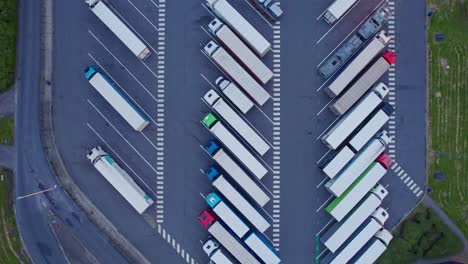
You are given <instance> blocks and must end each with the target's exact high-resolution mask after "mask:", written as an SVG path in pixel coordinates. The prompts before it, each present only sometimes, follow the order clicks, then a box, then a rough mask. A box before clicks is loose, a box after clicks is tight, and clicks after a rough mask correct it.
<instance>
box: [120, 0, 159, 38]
mask: <svg viewBox="0 0 468 264" xmlns="http://www.w3.org/2000/svg"><path fill="white" fill-rule="evenodd" d="M127 2H128V3H130V5H132V6H133V8H135V10H136V11H137V12H138V13H139V14H140V15H141V16H143V17H144V18H145V20H146V21H147V22H148V23H149V24H150V25H151V26H152V27H153V28H154V29H155V30H156V31H159V29H158V28H157V27H156V26H155V25H154V24H153V23H152V22H151V21H150V20H149V19H148V18H147V17H146V16H145V15H144V14H143V13H142V12H141V11H140V9H138V8H137V7H136V6H135V5H134V4H133V3H132V1H130V0H127Z"/></svg>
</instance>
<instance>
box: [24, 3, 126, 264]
mask: <svg viewBox="0 0 468 264" xmlns="http://www.w3.org/2000/svg"><path fill="white" fill-rule="evenodd" d="M18 8H19V19H20V20H19V33H18V48H17V51H18V57H17V62H18V63H17V78H16V90H17V102H16V113H15V115H16V130H15V140H16V161H17V163H16V167H15V176H16V177H15V187H16V189H15V195H16V196H23V195H27V194H30V193H33V192H37V191H40V190H43V189H46V188H49V187H52V186H54V185H56V184H58V183H57V181H56V179H55V177H54V176H53V174H52V173H51V170H50V167H49V164H48V162H47V160H46V158H45V155H44V151H43V149H42V142H41V137H40V128H39V118H40V113H39V109H40V106H39V97H40V70H41V64H40V54H41V49H40V39H41V38H40V33H41V1H19V6H18ZM15 208H16V221H17V224H18V229H19V231H20V233H21V237H22V239H23V241H24V246H25V248H26V250H27V252H28V253H29V255H30V256H31V258H32V260H33V261H34V263H66V261H67V260H66V256H64V253H63V252H62V250H61V247H60V246H59V244H58V243H57V240H56V238H55V236H54V235H53V234H52V232H51V229H50V228H49V224H50V223H49V216H50V214H51V213H53V214H54V215H55V216H57V217H59V218H60V219H61V220H62V221H64V222H65V223H66V226H67V228H68V229H69V230H71V232H72V234H73V235H75V236H76V237H77V238H78V239H79V240H80V241H81V243H82V244H83V245H84V246H85V247H87V248H88V250H89V251H90V252H92V254H93V255H95V257H96V258H97V259H98V260H99V261H100V262H102V263H126V260H125V258H123V257H122V256H121V255H120V254H119V253H118V252H117V251H116V250H115V249H114V248H113V247H112V246H111V244H110V243H109V242H108V241H107V240H106V239H105V238H104V237H103V236H102V235H100V233H99V231H98V230H97V229H96V227H95V226H94V224H92V223H91V222H90V221H89V220H88V219H87V218H86V216H84V215H83V214H82V213H81V212H80V209H79V208H77V206H76V205H75V204H74V203H73V202H72V201H71V200H70V198H69V197H68V196H67V195H66V194H65V193H64V192H63V191H62V190H61V189H60V188H57V189H55V190H53V191H50V192H48V193H47V194H41V195H37V196H33V197H30V198H25V199H22V200H17V201H15Z"/></svg>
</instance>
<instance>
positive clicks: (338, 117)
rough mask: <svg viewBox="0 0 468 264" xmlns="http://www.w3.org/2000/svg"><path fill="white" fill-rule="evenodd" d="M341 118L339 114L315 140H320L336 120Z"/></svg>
mask: <svg viewBox="0 0 468 264" xmlns="http://www.w3.org/2000/svg"><path fill="white" fill-rule="evenodd" d="M339 119H340V116H337V117H336V118H335V120H333V122H332V123H331V124H330V125H328V127H327V128H326V129H325V130H324V131H323V132H322V133H320V135H319V136H318V137H317V138H316V139H315V140H319V139H320V138H321V137H322V136H323V135H324V134H325V133H326V132H328V130H329V129H330V127H332V126H333V125H334V124H335V123H336V121H338V120H339Z"/></svg>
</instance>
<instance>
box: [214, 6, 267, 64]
mask: <svg viewBox="0 0 468 264" xmlns="http://www.w3.org/2000/svg"><path fill="white" fill-rule="evenodd" d="M206 5H207V6H208V7H209V8H211V10H213V12H214V13H215V15H216V16H218V18H220V19H221V20H223V21H224V22H225V23H226V24H228V25H229V26H230V28H232V30H234V31H235V32H236V33H237V35H239V37H241V38H242V39H243V40H244V41H245V42H246V43H247V44H248V45H249V46H250V47H251V48H252V49H253V50H254V51H255V52H256V53H257V54H258V55H260V56H262V57H263V56H264V55H265V54H266V53H267V52H268V51H269V50H270V47H271V44H270V43H269V42H268V41H267V40H266V39H265V38H264V37H263V36H262V35H261V34H260V32H258V31H257V30H256V29H255V28H254V27H253V26H252V25H251V24H250V23H249V22H248V21H247V20H246V19H245V18H244V17H243V16H242V15H241V14H239V12H237V10H236V9H234V7H232V6H231V4H229V3H228V2H227V1H226V0H206Z"/></svg>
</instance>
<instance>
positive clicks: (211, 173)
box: [205, 166, 219, 181]
mask: <svg viewBox="0 0 468 264" xmlns="http://www.w3.org/2000/svg"><path fill="white" fill-rule="evenodd" d="M205 176H206V177H207V178H208V179H209V180H210V181H214V179H216V178H217V177H218V176H219V171H218V169H216V167H215V166H210V167H209V168H208V169H207V170H206V171H205Z"/></svg>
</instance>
